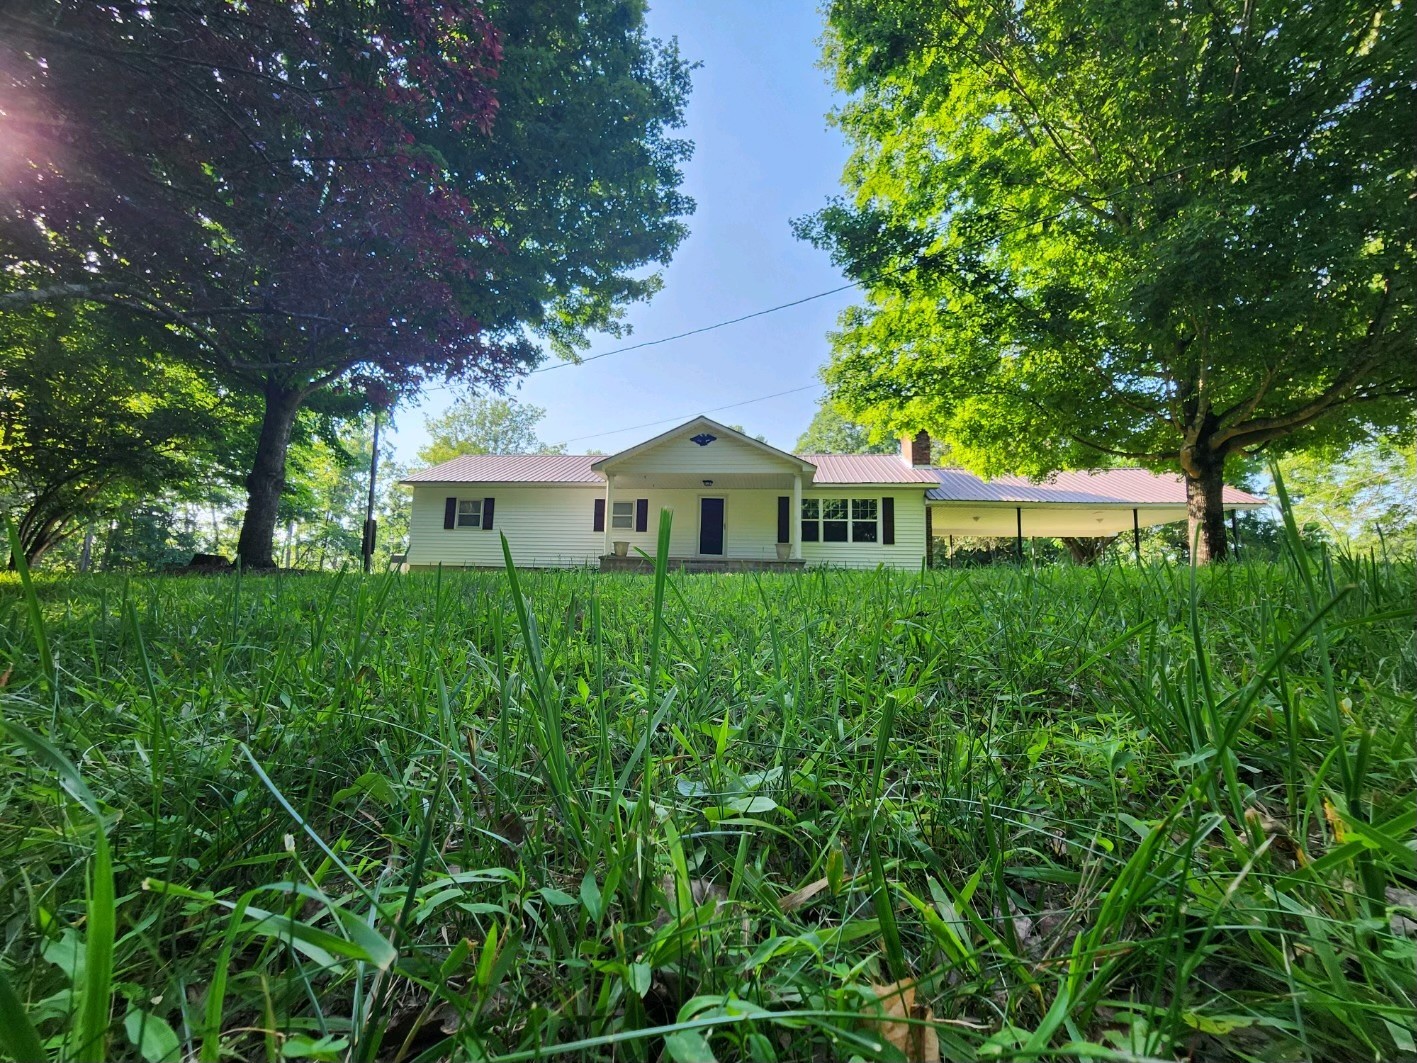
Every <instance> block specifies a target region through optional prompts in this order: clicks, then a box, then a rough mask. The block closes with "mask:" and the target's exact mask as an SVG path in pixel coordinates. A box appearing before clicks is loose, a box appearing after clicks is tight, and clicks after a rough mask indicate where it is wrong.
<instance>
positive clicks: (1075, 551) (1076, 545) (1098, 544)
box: [1063, 535, 1117, 565]
mask: <svg viewBox="0 0 1417 1063" xmlns="http://www.w3.org/2000/svg"><path fill="white" fill-rule="evenodd" d="M1116 538H1117V537H1116V536H1115V535H1100V536H1099V535H1086V536H1073V535H1065V536H1063V545H1064V546H1066V547H1067V548H1068V553H1070V554H1072V557H1073V560H1074V561H1076V562H1077V563H1078V564H1079V565H1095V564H1097V562H1098V560H1099V559H1100V558H1101V557H1102V555H1103V554H1104V553H1106V552H1107V547H1109V546H1111V545H1112V543H1113V542H1114V541H1115V540H1116Z"/></svg>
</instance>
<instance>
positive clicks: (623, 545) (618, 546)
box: [610, 539, 630, 557]
mask: <svg viewBox="0 0 1417 1063" xmlns="http://www.w3.org/2000/svg"><path fill="white" fill-rule="evenodd" d="M610 545H611V546H613V547H614V548H615V556H616V557H628V556H629V553H630V544H629V542H628V541H627V540H625V539H616V540H615V541H614V542H613V543H611V544H610Z"/></svg>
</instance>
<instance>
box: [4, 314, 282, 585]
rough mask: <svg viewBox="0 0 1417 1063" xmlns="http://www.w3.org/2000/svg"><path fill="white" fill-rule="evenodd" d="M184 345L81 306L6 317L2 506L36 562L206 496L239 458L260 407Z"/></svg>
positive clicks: (137, 323) (147, 325) (150, 327)
mask: <svg viewBox="0 0 1417 1063" xmlns="http://www.w3.org/2000/svg"><path fill="white" fill-rule="evenodd" d="M177 342H180V341H178V340H176V339H174V338H173V337H172V336H171V334H169V333H167V332H166V331H165V330H162V329H160V328H158V327H156V326H153V325H151V324H150V323H147V322H142V321H137V320H133V319H124V318H118V317H114V316H112V315H107V314H103V313H100V312H98V311H97V310H95V309H94V308H92V307H87V308H85V307H81V306H78V305H75V304H55V305H43V306H37V307H32V308H30V309H28V310H26V311H25V312H23V313H18V314H8V315H5V316H4V317H0V505H3V507H4V509H6V510H7V511H8V512H9V513H10V515H11V516H12V518H13V519H14V521H15V524H16V527H17V529H18V532H19V538H20V543H21V546H22V547H23V549H24V552H25V557H26V559H27V560H28V561H29V562H30V563H31V564H33V563H36V562H38V561H39V560H40V559H42V558H43V557H44V556H45V555H46V554H47V553H48V552H49V551H51V550H53V549H54V548H55V547H56V546H58V545H59V544H61V543H63V542H64V541H65V540H66V539H67V538H69V537H70V536H72V535H74V534H75V533H76V532H78V531H80V530H81V529H82V528H84V527H85V526H87V525H90V524H93V523H95V522H106V521H108V520H109V519H110V518H114V517H117V516H119V515H121V514H124V513H126V512H130V511H134V507H135V506H140V505H141V506H142V507H147V508H151V506H152V503H153V499H154V498H155V497H157V496H159V495H165V494H170V493H173V492H178V493H180V492H182V491H189V492H190V491H195V490H197V489H198V488H199V485H200V484H202V483H204V482H206V481H208V480H210V479H212V478H214V477H220V476H221V475H223V474H224V473H225V472H226V471H227V466H228V463H229V462H230V461H231V460H232V459H233V456H234V455H236V454H238V453H239V442H240V439H241V437H242V436H243V434H244V433H246V432H248V431H249V429H250V427H251V425H252V417H253V414H254V410H253V409H252V404H251V403H249V402H244V401H242V400H241V397H240V396H231V395H225V396H224V395H221V394H220V393H218V392H217V391H215V390H214V389H213V388H211V387H210V386H209V384H208V383H207V381H206V379H205V378H204V377H203V376H202V374H200V373H197V372H195V371H194V370H192V369H191V368H190V367H189V366H187V365H186V364H184V363H183V362H180V361H176V360H174V359H173V358H172V357H170V354H169V351H170V346H171V345H172V344H174V343H177ZM238 460H239V459H238Z"/></svg>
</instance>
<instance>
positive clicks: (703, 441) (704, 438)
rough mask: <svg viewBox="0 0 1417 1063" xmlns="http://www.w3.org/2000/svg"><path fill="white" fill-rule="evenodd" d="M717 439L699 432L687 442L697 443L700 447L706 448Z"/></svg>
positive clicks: (706, 433)
mask: <svg viewBox="0 0 1417 1063" xmlns="http://www.w3.org/2000/svg"><path fill="white" fill-rule="evenodd" d="M717 438H718V436H715V435H710V434H709V433H708V432H700V433H699V434H698V435H696V436H690V437H689V442H691V443H697V444H698V445H699V446H701V447H706V446H708V445H709V444H710V443H712V442H713V441H714V440H715V439H717Z"/></svg>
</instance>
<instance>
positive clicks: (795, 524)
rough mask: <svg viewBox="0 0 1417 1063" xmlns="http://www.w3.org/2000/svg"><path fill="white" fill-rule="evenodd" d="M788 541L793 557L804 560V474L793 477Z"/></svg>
mask: <svg viewBox="0 0 1417 1063" xmlns="http://www.w3.org/2000/svg"><path fill="white" fill-rule="evenodd" d="M787 516H788V524H787V541H788V542H789V543H791V544H792V550H791V552H790V553H791V557H792V560H794V561H801V560H802V474H801V473H800V472H799V473H797V474H795V475H794V476H793V477H792V511H791V512H790V513H789V514H788V515H787Z"/></svg>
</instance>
